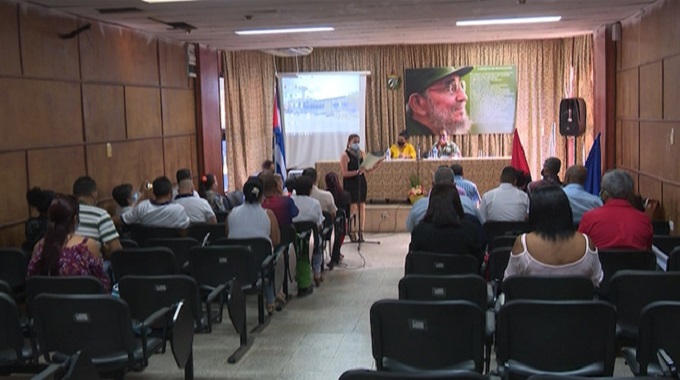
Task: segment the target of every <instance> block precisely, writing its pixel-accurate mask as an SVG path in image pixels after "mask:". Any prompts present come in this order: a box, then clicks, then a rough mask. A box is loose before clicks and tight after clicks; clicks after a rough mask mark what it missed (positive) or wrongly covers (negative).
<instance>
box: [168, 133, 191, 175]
mask: <svg viewBox="0 0 680 380" xmlns="http://www.w3.org/2000/svg"><path fill="white" fill-rule="evenodd" d="M163 151H164V153H165V175H166V176H167V177H168V178H170V180H171V181H172V182H173V183H175V181H176V180H175V174H176V173H177V170H178V169H182V168H192V162H195V160H192V158H191V156H192V152H195V151H196V150H195V149H192V146H191V136H178V137H168V138H164V139H163ZM192 174H193V175H197V174H198V173H196V172H192Z"/></svg>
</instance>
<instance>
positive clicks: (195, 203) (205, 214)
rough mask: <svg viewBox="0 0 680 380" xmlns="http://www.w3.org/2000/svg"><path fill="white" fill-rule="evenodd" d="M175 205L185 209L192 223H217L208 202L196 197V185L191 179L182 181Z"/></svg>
mask: <svg viewBox="0 0 680 380" xmlns="http://www.w3.org/2000/svg"><path fill="white" fill-rule="evenodd" d="M175 203H177V204H179V205H181V206H182V207H184V211H186V213H187V215H188V216H189V221H190V222H191V223H212V224H215V223H217V218H216V217H215V212H214V211H213V210H212V207H210V204H209V203H208V201H206V200H205V199H203V198H197V197H194V183H193V182H192V181H191V180H190V179H183V180H182V181H180V183H179V186H178V194H177V196H176V197H175Z"/></svg>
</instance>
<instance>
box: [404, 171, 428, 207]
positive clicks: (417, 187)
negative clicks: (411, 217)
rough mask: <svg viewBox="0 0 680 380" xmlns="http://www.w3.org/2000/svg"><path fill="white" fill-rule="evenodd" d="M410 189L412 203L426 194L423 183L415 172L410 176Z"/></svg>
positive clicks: (409, 198)
mask: <svg viewBox="0 0 680 380" xmlns="http://www.w3.org/2000/svg"><path fill="white" fill-rule="evenodd" d="M408 184H409V190H408V201H409V202H410V203H411V204H414V203H416V201H418V199H420V198H422V197H424V196H425V194H424V192H423V185H422V184H421V183H420V177H418V176H417V175H415V174H411V176H410V177H409V178H408Z"/></svg>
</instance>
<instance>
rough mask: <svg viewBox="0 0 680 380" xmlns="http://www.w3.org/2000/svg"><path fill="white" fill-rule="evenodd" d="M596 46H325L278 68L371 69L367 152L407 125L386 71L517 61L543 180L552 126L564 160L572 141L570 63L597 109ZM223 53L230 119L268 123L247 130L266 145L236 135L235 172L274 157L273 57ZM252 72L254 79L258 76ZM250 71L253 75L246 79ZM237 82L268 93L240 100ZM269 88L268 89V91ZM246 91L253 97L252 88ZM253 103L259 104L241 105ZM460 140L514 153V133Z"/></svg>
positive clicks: (469, 146) (580, 89)
mask: <svg viewBox="0 0 680 380" xmlns="http://www.w3.org/2000/svg"><path fill="white" fill-rule="evenodd" d="M592 49H593V43H592V36H591V35H588V36H579V37H574V38H565V39H551V40H527V41H502V42H485V43H473V44H455V45H454V44H447V45H415V46H403V45H393V46H364V47H346V48H323V49H315V50H314V51H313V52H312V54H310V55H309V56H306V57H296V58H277V59H276V69H278V71H279V72H297V71H299V72H310V71H370V72H371V75H370V76H369V78H368V83H367V93H366V102H367V105H366V111H367V116H366V143H367V148H368V150H378V149H381V148H383V147H385V146H388V145H389V144H391V143H393V142H394V141H396V137H397V134H398V133H399V132H400V131H402V130H403V129H404V125H405V118H404V92H403V83H402V86H401V87H400V88H399V89H397V90H389V89H388V88H387V77H388V76H390V75H398V76H400V77H401V76H403V73H404V69H405V68H421V67H437V66H461V65H473V66H475V65H515V66H517V79H518V99H517V114H516V126H517V130H518V132H519V135H520V138H521V140H522V143H523V145H524V149H525V151H526V153H527V155H528V157H527V159H528V161H529V165H530V166H531V169H532V174H533V177H534V178H537V177H539V173H540V169H541V165H542V162H543V160H544V159H545V158H547V157H548V152H549V142H550V132H551V128H552V124H553V123H556V125H557V127H558V128H557V131H556V132H557V133H556V135H557V136H556V138H555V140H556V144H555V145H556V155H557V157H559V158H561V159H562V160H563V162H565V159H566V150H565V142H566V139H565V138H564V137H561V136H560V135H559V102H560V100H561V99H562V98H563V97H566V95H567V94H566V93H565V89H566V88H568V82H569V78H570V74H569V72H570V69H569V68H570V67H571V66H572V65H573V66H574V75H573V78H574V83H573V96H579V97H582V98H584V99H585V100H586V106H587V109H588V110H592V106H593V83H592V82H593V81H592V76H593V66H592ZM225 57H226V58H225V65H226V66H225V67H226V68H227V70H226V72H227V73H228V76H227V82H228V83H227V88H228V92H227V94H228V95H227V102H228V103H229V104H228V106H227V110H228V111H227V112H230V113H232V112H238V114H237V115H231V114H230V115H229V120H230V123H232V122H233V123H234V126H236V125H238V126H239V128H241V129H242V130H243V129H244V126H245V125H246V124H247V125H249V126H253V127H255V125H256V123H254V122H253V123H249V122H248V121H253V120H255V119H257V120H258V122H259V120H260V118H263V120H264V125H260V127H261V128H264V129H263V130H262V131H261V133H257V132H256V131H250V132H248V133H249V135H248V136H253V139H255V140H257V142H258V143H259V144H260V145H261V146H260V148H259V150H255V151H251V150H249V149H247V150H246V149H244V146H245V142H244V141H243V140H242V139H235V141H234V142H233V143H234V144H241V146H237V147H235V148H232V149H231V151H235V150H238V149H241V150H242V152H241V153H240V154H239V153H237V152H233V153H230V155H229V158H230V161H231V158H232V157H233V156H234V155H236V159H238V160H239V162H236V163H232V162H230V163H229V168H230V170H231V168H232V166H233V165H236V167H243V166H246V167H248V165H245V164H248V163H251V164H252V163H254V162H258V161H261V160H262V159H265V158H266V157H270V156H271V125H270V124H271V121H270V120H271V97H272V95H271V94H272V91H271V90H270V89H269V88H270V87H271V85H270V84H271V83H273V80H274V79H273V76H274V74H273V71H274V70H275V68H274V66H273V64H272V59H271V57H270V58H269V59H267V56H264V55H263V54H261V53H253V52H235V53H228V54H226V55H225ZM258 65H259V66H258ZM251 75H255V76H256V77H255V78H253V77H251ZM244 76H246V77H247V78H243V77H244ZM231 81H237V82H238V83H239V84H241V83H243V85H247V86H252V88H253V89H257V90H258V91H257V93H258V94H263V98H262V99H259V101H252V102H250V101H248V102H245V101H243V100H240V98H234V96H238V95H241V94H243V92H242V91H238V90H237V89H234V90H232V89H230V84H229V82H231ZM258 82H259V83H258ZM249 88H250V87H249ZM265 88H266V89H267V90H264V89H265ZM262 91H264V92H262ZM245 94H247V95H249V96H251V97H253V94H250V92H249V91H246V92H245ZM249 100H250V99H249ZM248 105H253V106H255V107H257V108H252V109H251V108H243V107H245V106H248ZM251 118H252V120H251ZM234 119H237V120H234ZM244 119H245V120H244ZM592 120H593V118H592V112H588V128H587V130H586V136H587V137H585V138H584V137H580V138H577V139H576V140H577V143H578V144H579V145H578V147H577V149H576V154H577V156H576V157H577V163H581V162H582V160H583V158H582V157H581V156H582V153H583V147H584V146H585V154H586V155H587V154H588V149H589V148H590V144H592V140H593V136H592V130H593V126H592ZM227 128H230V126H228V127H227ZM245 133H246V132H245V131H244V132H241V135H243V134H245ZM231 135H232V133H228V137H229V136H231ZM255 137H256V138H255ZM267 139H269V140H267ZM411 140H412V141H411V142H412V143H413V144H415V145H417V144H422V146H423V147H430V146H431V144H432V142H433V137H415V136H414V137H412V138H411ZM454 141H455V142H456V143H457V144H458V145H459V146H460V147H461V150H462V152H463V155H464V156H467V157H476V156H479V155H482V156H486V155H488V156H509V155H510V154H511V150H512V135H500V134H491V135H469V136H454ZM231 145H232V144H231V143H230V146H231ZM246 152H247V153H246ZM263 152H268V153H267V154H268V155H267V156H266V157H265V156H264V155H263V154H262V153H263ZM252 165H255V164H252ZM252 165H251V166H249V167H250V168H251V169H254V168H256V165H255V166H252ZM563 166H566V165H563ZM238 170H245V169H243V168H242V169H234V171H236V172H238ZM563 170H564V169H563ZM230 173H231V171H230ZM237 178H242V177H237ZM231 179H232V177H231V174H230V183H232V181H231ZM234 182H235V183H236V185H237V186H238V185H239V184H240V183H241V182H239V180H238V179H236V180H235V181H234Z"/></svg>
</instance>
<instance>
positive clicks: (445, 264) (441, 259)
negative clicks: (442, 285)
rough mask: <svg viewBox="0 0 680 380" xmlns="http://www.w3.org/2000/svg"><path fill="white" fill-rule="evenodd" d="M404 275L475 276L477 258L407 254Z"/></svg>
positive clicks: (477, 265)
mask: <svg viewBox="0 0 680 380" xmlns="http://www.w3.org/2000/svg"><path fill="white" fill-rule="evenodd" d="M404 269H405V270H404V272H405V274H407V275H408V274H431V275H439V276H443V275H452V274H476V273H479V262H478V261H477V258H476V257H474V256H472V255H468V254H441V253H430V252H417V251H415V252H409V253H408V254H407V255H406V263H405V266H404Z"/></svg>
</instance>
